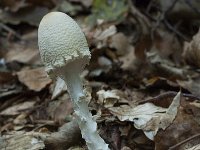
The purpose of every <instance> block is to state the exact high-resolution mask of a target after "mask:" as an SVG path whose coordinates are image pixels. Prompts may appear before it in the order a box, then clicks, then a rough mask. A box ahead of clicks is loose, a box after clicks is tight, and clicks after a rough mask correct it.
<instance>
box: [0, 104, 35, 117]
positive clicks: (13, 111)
mask: <svg viewBox="0 0 200 150" xmlns="http://www.w3.org/2000/svg"><path fill="white" fill-rule="evenodd" d="M35 103H36V101H27V102H23V103H20V104H16V105H13V106H10V107H8V108H6V109H4V110H2V111H1V112H0V115H18V114H20V113H21V112H20V111H23V110H26V109H29V108H32V107H33V106H34V105H35Z"/></svg>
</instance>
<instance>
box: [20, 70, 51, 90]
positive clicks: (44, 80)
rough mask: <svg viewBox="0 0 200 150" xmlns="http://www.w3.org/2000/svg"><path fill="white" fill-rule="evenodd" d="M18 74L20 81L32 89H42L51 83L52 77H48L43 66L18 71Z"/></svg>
mask: <svg viewBox="0 0 200 150" xmlns="http://www.w3.org/2000/svg"><path fill="white" fill-rule="evenodd" d="M17 76H18V78H19V81H20V82H22V83H23V84H25V85H26V86H27V87H28V88H29V89H30V90H34V91H41V90H42V89H44V88H45V87H46V86H47V85H48V84H50V83H51V79H50V78H48V77H47V74H46V72H45V71H44V68H43V67H41V68H36V69H30V70H22V71H20V72H17Z"/></svg>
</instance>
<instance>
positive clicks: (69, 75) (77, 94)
mask: <svg viewBox="0 0 200 150" xmlns="http://www.w3.org/2000/svg"><path fill="white" fill-rule="evenodd" d="M75 66H76V65H75ZM75 66H74V67H75ZM63 70H67V71H65V72H64V74H63V73H62V74H63V75H62V76H60V77H61V78H62V79H63V80H64V81H65V82H66V84H67V88H68V92H69V94H70V97H71V99H72V102H73V106H74V111H75V114H76V116H77V122H78V124H79V127H80V130H81V134H82V137H83V138H84V139H85V141H86V144H87V146H88V149H89V150H109V148H108V145H107V144H106V143H105V142H104V140H103V139H102V138H101V137H100V136H99V134H98V132H97V123H96V122H95V120H94V119H93V118H92V114H91V113H90V111H89V108H88V103H87V101H86V97H85V94H84V92H83V86H82V81H81V79H80V75H79V72H77V71H76V70H79V69H77V68H76V69H74V68H67V69H66V68H65V69H63ZM80 70H81V69H80Z"/></svg>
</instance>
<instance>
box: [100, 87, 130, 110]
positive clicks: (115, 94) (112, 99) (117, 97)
mask: <svg viewBox="0 0 200 150" xmlns="http://www.w3.org/2000/svg"><path fill="white" fill-rule="evenodd" d="M97 96H98V103H99V104H101V105H104V107H106V108H109V107H113V106H114V104H115V103H117V102H124V103H125V102H126V103H127V102H128V101H127V100H126V96H125V94H123V92H122V91H120V90H107V91H105V90H100V91H98V92H97Z"/></svg>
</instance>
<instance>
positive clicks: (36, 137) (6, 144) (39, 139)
mask: <svg viewBox="0 0 200 150" xmlns="http://www.w3.org/2000/svg"><path fill="white" fill-rule="evenodd" d="M47 136H48V134H45V133H38V132H27V133H24V132H20V131H19V132H13V133H12V134H11V133H10V134H9V135H5V136H3V138H2V143H0V149H2V150H3V149H7V150H13V149H14V150H25V149H29V150H40V149H44V148H45V144H44V141H43V139H44V138H45V137H47Z"/></svg>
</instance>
